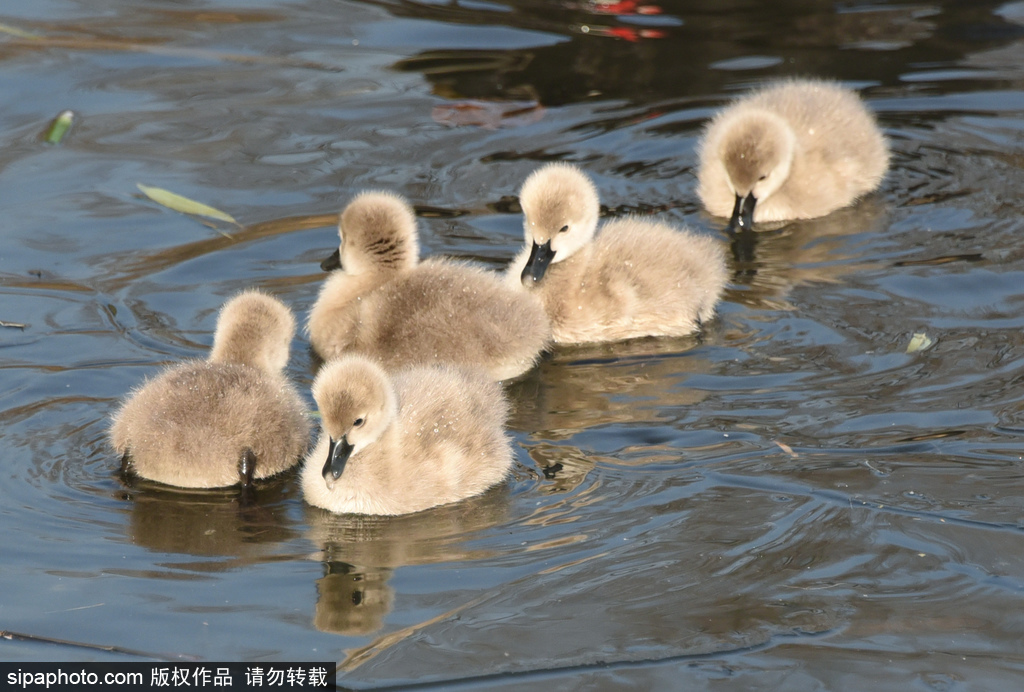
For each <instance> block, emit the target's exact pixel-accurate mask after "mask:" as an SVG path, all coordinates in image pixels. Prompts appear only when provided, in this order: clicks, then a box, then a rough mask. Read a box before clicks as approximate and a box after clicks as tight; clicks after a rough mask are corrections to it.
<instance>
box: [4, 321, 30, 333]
mask: <svg viewBox="0 0 1024 692" xmlns="http://www.w3.org/2000/svg"><path fill="white" fill-rule="evenodd" d="M27 326H28V325H27V324H22V323H21V322H4V321H3V320H0V327H9V328H11V329H20V330H22V331H24V330H25V328H26V327H27Z"/></svg>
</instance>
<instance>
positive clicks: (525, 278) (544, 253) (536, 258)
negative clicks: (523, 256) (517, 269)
mask: <svg viewBox="0 0 1024 692" xmlns="http://www.w3.org/2000/svg"><path fill="white" fill-rule="evenodd" d="M554 257H555V253H553V252H552V251H551V241H550V240H548V242H546V243H544V244H543V245H538V244H537V243H536V242H534V244H533V249H532V250H530V259H528V260H526V266H525V267H523V275H522V277H520V278H521V279H522V282H523V283H524V284H528V282H529V280H530V279H531V278H532V279H533V280H534V281H540V280H541V279H542V278H544V272H545V271H547V269H548V265H549V264H551V260H552V259H554Z"/></svg>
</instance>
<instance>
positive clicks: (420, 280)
mask: <svg viewBox="0 0 1024 692" xmlns="http://www.w3.org/2000/svg"><path fill="white" fill-rule="evenodd" d="M338 233H339V236H340V238H341V243H340V245H339V248H338V250H337V251H335V253H334V254H333V255H331V256H330V257H329V258H327V259H326V260H324V262H323V263H322V264H321V267H322V268H323V269H324V270H325V271H330V272H331V274H330V276H329V277H328V279H327V281H326V282H325V283H324V285H323V287H322V288H321V290H320V295H319V296H318V297H317V300H316V303H315V304H314V305H313V309H312V310H311V311H310V314H309V322H308V325H307V328H308V332H309V340H310V343H311V344H312V346H313V349H314V350H315V351H316V352H317V354H319V355H320V357H321V358H323V359H325V360H329V359H331V358H337V357H339V356H341V355H344V354H347V353H363V354H365V355H368V356H371V357H373V358H375V359H377V360H379V361H381V362H382V363H383V364H384V366H385V367H387V368H389V369H394V368H397V367H401V366H404V365H424V364H434V363H449V364H457V365H464V366H471V367H480V368H482V369H484V370H486V371H487V372H488V373H490V376H491V377H492V378H494V379H495V380H502V379H507V378H510V377H515V376H517V375H520V374H522V373H523V372H526V371H527V370H529V369H530V368H531V367H533V365H534V363H535V362H536V360H537V358H538V356H539V355H540V353H541V351H543V350H544V349H545V348H546V347H547V345H548V342H549V341H550V337H551V327H550V325H549V323H548V320H547V317H546V316H545V314H544V310H543V307H542V306H541V305H540V303H539V302H538V301H537V300H536V299H535V298H534V297H533V296H529V295H524V294H523V293H521V292H517V291H513V290H511V289H509V288H508V287H507V286H505V285H504V283H503V282H502V280H501V277H500V276H499V275H497V274H495V273H493V272H489V271H486V270H484V269H483V268H481V267H478V266H475V265H472V264H469V263H467V262H462V261H457V260H452V259H444V258H438V259H428V260H426V261H424V262H422V263H421V262H419V260H418V255H419V243H418V240H417V232H416V218H415V216H414V214H413V211H412V208H411V207H410V206H409V204H408V203H407V202H406V201H405V200H404V199H403V198H401V197H399V196H398V195H394V194H391V193H387V192H364V193H362V194H360V195H358V196H357V197H355V198H354V199H353V200H352V201H351V202H350V203H349V204H348V206H347V207H346V208H345V210H344V211H343V212H342V214H341V217H340V222H339V224H338Z"/></svg>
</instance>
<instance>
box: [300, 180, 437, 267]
mask: <svg viewBox="0 0 1024 692" xmlns="http://www.w3.org/2000/svg"><path fill="white" fill-rule="evenodd" d="M338 235H339V236H340V238H341V243H340V244H339V245H338V249H337V250H335V251H334V254H332V255H331V256H330V257H328V258H327V259H325V260H324V261H323V262H321V263H320V268H321V269H323V270H324V271H331V270H334V269H342V270H344V271H345V272H346V273H348V274H362V273H365V272H368V271H401V270H403V269H411V268H412V267H414V266H415V265H416V262H417V260H418V258H419V252H420V249H419V242H418V240H417V234H416V215H415V214H414V213H413V210H412V207H410V206H409V203H408V202H406V201H405V199H404V198H402V197H400V196H398V195H396V194H393V193H390V192H363V193H360V194H359V195H357V196H356V197H355V199H353V200H352V201H351V202H349V203H348V206H347V207H345V209H344V210H343V211H342V212H341V217H340V219H339V221H338Z"/></svg>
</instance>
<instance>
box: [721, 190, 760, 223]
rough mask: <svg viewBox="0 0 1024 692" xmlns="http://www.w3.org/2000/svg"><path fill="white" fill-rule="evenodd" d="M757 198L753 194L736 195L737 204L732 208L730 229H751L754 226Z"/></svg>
mask: <svg viewBox="0 0 1024 692" xmlns="http://www.w3.org/2000/svg"><path fill="white" fill-rule="evenodd" d="M755 204H757V198H756V197H754V195H752V194H748V195H747V196H746V197H740V196H739V195H736V205H735V206H734V207H733V208H732V218H730V219H729V227H728V228H727V229H726V230H728V231H737V230H738V231H749V230H751V229H753V228H754V205H755Z"/></svg>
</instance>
